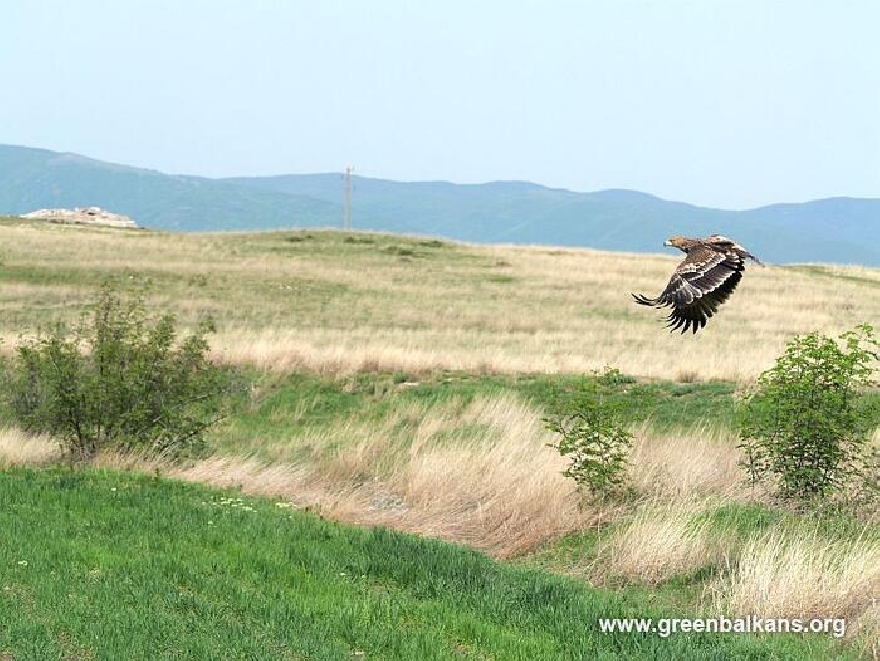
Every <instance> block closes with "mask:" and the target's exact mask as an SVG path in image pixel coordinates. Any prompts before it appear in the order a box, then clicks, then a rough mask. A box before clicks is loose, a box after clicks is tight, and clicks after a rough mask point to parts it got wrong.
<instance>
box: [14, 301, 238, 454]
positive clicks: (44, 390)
mask: <svg viewBox="0 0 880 661" xmlns="http://www.w3.org/2000/svg"><path fill="white" fill-rule="evenodd" d="M213 330H214V329H213V326H212V324H211V322H210V321H205V322H203V323H201V324H200V325H199V326H198V328H197V329H196V331H195V332H193V333H192V334H190V335H188V336H187V337H186V338H185V339H183V340H182V341H178V337H177V331H176V330H175V319H174V317H173V316H172V315H170V314H166V315H164V316H162V317H159V318H158V319H155V318H149V317H148V315H147V313H146V310H145V306H144V302H143V298H142V297H140V296H134V297H128V298H123V297H122V296H120V295H119V294H118V293H116V292H115V291H113V290H112V289H111V288H110V287H109V286H105V287H104V288H103V289H102V291H101V293H100V296H99V298H98V300H97V301H96V303H94V304H93V305H92V306H91V308H90V309H89V310H88V311H87V312H86V313H84V314H83V316H82V319H81V320H80V323H79V324H78V325H77V326H76V327H75V328H74V329H73V332H72V333H70V334H68V333H65V331H64V329H63V328H62V327H60V326H59V327H56V328H55V329H54V330H53V331H52V332H50V333H48V334H40V335H39V336H38V337H36V338H35V339H31V340H25V341H22V342H20V343H19V345H18V346H17V347H16V353H15V356H14V358H13V359H12V360H11V361H10V366H9V368H8V374H7V389H6V390H7V396H8V397H9V398H10V403H11V405H12V410H13V411H14V414H15V416H16V418H17V421H18V423H19V424H21V425H22V426H23V427H25V428H26V429H28V430H30V431H36V432H45V433H49V434H52V435H54V436H56V437H58V438H59V439H61V440H62V442H63V443H64V445H65V446H66V449H67V450H68V452H69V454H70V456H71V458H73V459H87V458H89V457H91V456H92V455H94V454H95V453H96V452H97V451H98V450H100V449H101V448H105V447H113V448H118V449H139V450H146V451H148V452H151V453H160V454H178V453H180V452H183V451H185V450H189V451H191V450H194V449H197V448H198V446H199V445H200V443H201V442H202V439H203V432H204V431H205V430H206V429H207V428H208V427H209V426H210V425H211V424H213V423H214V422H216V421H217V420H218V419H220V417H222V415H223V413H222V409H223V405H222V402H223V399H224V397H223V395H224V393H226V392H228V391H229V390H230V388H231V387H232V386H233V383H234V380H233V379H232V378H231V376H230V374H229V373H228V372H226V371H224V370H223V369H221V368H220V367H218V366H216V365H214V364H213V363H212V362H211V361H210V360H208V358H207V356H206V352H207V350H208V342H207V340H206V335H207V334H208V333H210V332H212V331H213Z"/></svg>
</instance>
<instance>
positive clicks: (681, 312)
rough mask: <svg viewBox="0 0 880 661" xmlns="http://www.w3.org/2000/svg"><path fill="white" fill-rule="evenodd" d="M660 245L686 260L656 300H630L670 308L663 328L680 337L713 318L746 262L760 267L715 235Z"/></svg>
mask: <svg viewBox="0 0 880 661" xmlns="http://www.w3.org/2000/svg"><path fill="white" fill-rule="evenodd" d="M663 245H664V246H674V247H675V248H678V249H679V250H681V251H683V252H685V253H686V254H687V257H685V258H684V261H683V262H682V263H681V264H679V265H678V267H677V268H676V269H675V273H673V274H672V278H671V279H670V280H669V284H668V285H666V289H664V290H663V293H662V294H660V295H659V296H658V297H657V298H646V297H645V296H642V295H638V296H637V295H636V294H633V295H632V296H633V298H634V299H636V303H639V304H640V305H651V306H654V307H655V308H657V309H658V310H659V309H661V308H663V307H665V306H670V307H671V308H672V311H671V312H670V313H669V316H668V317H666V321H667V322H669V323H668V324H667V325H666V327H667V328H671V329H672V330H678V329H679V328H681V332H682V333H685V332H686V331H687V330H688V329H689V328H690V329H692V330H693V332H694V333H696V332H697V331H698V330H699V329H700V328H702V327H703V326H705V325H706V322H707V321H708V319H709V317H711V316H712V315H713V314H715V310H716V309H717V308H718V306H719V305H721V304H722V303H724V301H726V300H727V299H728V298H730V295H731V294H732V293H733V290H734V289H736V286H737V285H738V284H739V281H740V280H741V279H742V274H743V271H744V270H745V268H746V265H745V260H746V259H751V260H753V261H755V262H757V263H758V264H761V261H760V260H759V259H758V258H757V257H755V256H754V255H753V254H752V253H750V252H749V251H748V250H746V249H745V248H743V247H742V246H741V245H739V244H738V243H737V242H736V241H733V240H731V239H728V238H727V237H724V236H721V235H719V234H713V235H712V236H710V237H707V238H705V239H689V238H687V237H684V236H673V237H671V238H670V239H668V240H666V241H665V242H664V243H663ZM761 265H762V266H763V264H761Z"/></svg>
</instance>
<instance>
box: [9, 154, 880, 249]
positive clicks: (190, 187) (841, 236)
mask: <svg viewBox="0 0 880 661" xmlns="http://www.w3.org/2000/svg"><path fill="white" fill-rule="evenodd" d="M342 195H343V181H342V176H341V175H340V174H335V173H326V174H305V175H278V176H273V177H237V178H227V179H210V178H206V177H195V176H187V175H169V174H164V173H161V172H157V171H155V170H145V169H140V168H134V167H128V166H124V165H116V164H111V163H105V162H103V161H97V160H93V159H89V158H86V157H83V156H79V155H75V154H61V153H58V152H52V151H49V150H43V149H32V148H28V147H17V146H11V145H0V214H3V213H7V214H13V215H14V214H21V213H26V212H28V211H33V210H34V209H37V208H41V207H74V206H100V207H103V208H105V209H109V210H111V211H115V212H118V213H123V214H126V215H128V216H131V217H132V218H133V219H134V220H135V222H137V223H138V224H139V225H141V226H144V227H150V228H155V229H164V230H175V231H217V230H261V229H280V228H294V227H338V226H339V225H340V222H341V219H342V204H341V203H342ZM352 211H353V213H352V215H353V219H354V227H355V228H357V229H369V230H376V231H391V232H406V233H415V234H429V235H437V236H442V237H447V238H451V239H457V240H462V241H474V242H481V243H498V242H503V243H516V244H543V245H558V246H583V247H591V248H597V249H603V250H624V251H632V252H662V251H663V248H662V243H663V240H664V239H665V238H666V237H667V236H669V235H672V234H685V235H706V234H710V233H713V232H718V233H721V234H729V235H731V236H733V237H735V238H736V239H737V240H738V241H740V242H741V243H743V244H744V245H746V246H747V247H748V248H749V249H750V250H752V251H753V252H755V253H756V254H758V255H759V256H760V257H761V258H762V259H764V260H765V261H768V262H776V263H784V262H837V263H853V264H864V265H868V266H880V199H872V198H843V197H839V198H827V199H822V200H815V201H812V202H804V203H783V204H773V205H769V206H765V207H760V208H757V209H750V210H747V211H730V210H723V209H712V208H707V207H698V206H694V205H690V204H686V203H683V202H672V201H668V200H663V199H661V198H658V197H655V196H653V195H649V194H647V193H640V192H636V191H629V190H620V189H618V190H613V189H612V190H604V191H598V192H593V193H577V192H574V191H569V190H565V189H557V188H548V187H545V186H541V185H539V184H534V183H531V182H522V181H497V182H491V183H485V184H453V183H449V182H443V181H420V182H400V181H391V180H384V179H371V178H365V177H354V194H353V203H352Z"/></svg>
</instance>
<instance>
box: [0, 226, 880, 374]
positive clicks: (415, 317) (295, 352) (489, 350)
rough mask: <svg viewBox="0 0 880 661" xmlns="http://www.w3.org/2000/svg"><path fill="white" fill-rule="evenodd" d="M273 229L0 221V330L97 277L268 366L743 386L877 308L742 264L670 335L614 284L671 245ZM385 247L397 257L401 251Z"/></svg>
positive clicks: (650, 281) (641, 277)
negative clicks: (139, 286)
mask: <svg viewBox="0 0 880 661" xmlns="http://www.w3.org/2000/svg"><path fill="white" fill-rule="evenodd" d="M291 236H294V234H293V233H286V234H281V233H266V234H201V235H169V234H159V233H149V232H131V231H119V230H111V229H92V228H75V227H65V226H58V225H51V226H50V225H39V224H37V223H20V224H10V223H8V222H7V223H5V224H0V245H2V246H3V258H4V274H3V280H4V282H3V288H2V290H0V314H2V316H0V336H2V337H6V338H14V337H15V336H16V335H17V334H18V333H19V332H21V331H22V330H23V329H25V328H28V327H30V328H33V327H34V326H36V325H37V324H39V323H46V322H48V321H50V320H53V319H58V318H64V319H71V318H73V317H74V316H75V315H76V313H77V311H78V310H79V309H80V307H81V306H82V304H83V303H85V302H86V301H87V300H89V299H90V298H91V297H92V296H93V293H94V289H95V287H96V286H97V285H98V283H99V282H100V280H101V279H102V278H103V277H108V276H109V277H114V278H116V279H117V280H120V281H124V282H132V283H141V282H144V281H151V282H152V283H153V288H152V299H153V301H154V302H155V303H156V304H157V306H160V307H162V308H163V309H164V308H166V307H167V308H171V309H174V310H176V312H177V313H178V314H179V315H180V317H181V318H182V319H183V320H184V321H186V322H192V321H194V320H195V319H196V318H197V316H198V315H199V314H200V313H203V312H210V313H212V314H213V315H214V316H215V318H216V319H217V322H218V327H219V333H218V336H217V337H216V338H215V340H214V342H213V346H214V347H215V352H216V354H217V355H218V356H219V357H222V358H224V359H227V360H231V361H237V362H238V361H240V362H247V363H251V364H254V365H258V366H261V367H268V368H272V369H289V368H300V367H302V368H307V369H310V370H315V371H318V372H353V371H359V370H365V369H389V370H405V371H417V370H423V369H435V368H457V369H465V370H472V371H478V370H484V371H496V372H583V371H585V370H589V369H594V368H601V367H603V366H605V365H614V366H616V367H617V368H619V369H620V370H621V371H623V372H625V373H630V374H634V375H640V376H645V377H657V378H671V379H680V380H694V379H731V380H737V381H748V380H750V379H752V378H754V377H755V376H756V375H757V374H758V373H759V372H761V371H762V370H764V369H766V368H767V367H769V366H770V365H771V364H772V362H773V359H774V358H775V357H776V356H777V355H778V354H779V352H780V351H781V349H782V347H783V346H784V344H785V342H786V341H787V340H789V339H790V338H791V337H792V336H793V335H794V334H796V333H804V332H808V331H812V330H819V331H822V332H825V333H838V332H840V331H843V330H845V329H848V328H851V327H852V326H854V325H855V324H857V323H861V322H864V321H869V320H876V319H880V271H878V270H876V269H866V268H857V267H852V268H850V267H833V268H818V267H807V268H803V269H798V268H780V267H774V266H770V267H767V268H764V269H762V268H750V269H749V272H748V274H747V275H746V277H745V278H744V279H743V282H742V283H741V285H740V288H739V290H738V291H737V293H736V295H735V296H733V297H732V299H731V300H730V301H729V302H728V303H727V304H725V306H724V307H723V308H722V309H721V311H720V313H719V315H718V316H717V317H716V318H713V319H712V321H711V323H710V324H709V326H708V327H707V328H706V329H705V330H704V331H703V332H701V333H700V334H698V335H697V336H688V337H681V336H679V335H677V334H676V335H672V334H670V333H668V332H667V331H664V330H663V328H662V323H661V321H660V317H661V313H660V312H657V311H652V310H650V309H647V308H644V307H639V306H636V305H634V304H633V303H632V301H631V299H630V295H629V294H630V292H646V293H652V292H653V293H656V292H659V291H660V290H661V289H662V287H663V286H664V285H665V282H666V280H667V279H668V277H669V273H670V272H671V270H672V269H673V268H674V266H675V264H676V262H677V260H678V259H679V257H678V256H674V255H669V256H653V255H634V254H623V253H602V252H596V251H591V250H575V249H565V250H549V249H545V248H537V247H513V246H468V245H460V244H453V243H447V244H445V245H444V246H443V247H440V248H430V247H424V246H420V244H419V242H418V240H414V239H407V238H403V237H381V236H366V235H364V236H362V237H360V238H361V239H366V240H368V241H373V243H345V242H344V241H343V239H344V236H343V235H341V234H339V233H334V232H311V233H302V232H301V233H298V234H296V236H297V237H300V238H303V239H304V240H302V241H296V242H291V241H288V240H286V239H289V238H290V237H291ZM308 236H311V237H312V238H307V237H308ZM399 246H406V247H407V249H408V250H412V251H414V254H413V256H406V255H403V256H401V255H400V254H399V253H400V251H399V250H397V247H399ZM752 248H753V249H754V250H756V251H759V248H760V247H752ZM658 249H659V246H658ZM5 346H6V347H7V349H8V347H9V346H10V344H9V343H8V342H7V344H6V345H5Z"/></svg>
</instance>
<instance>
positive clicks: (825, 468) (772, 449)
mask: <svg viewBox="0 0 880 661" xmlns="http://www.w3.org/2000/svg"><path fill="white" fill-rule="evenodd" d="M839 340H841V342H838V341H836V340H835V339H834V338H829V337H825V336H820V335H819V334H818V333H810V334H809V335H805V336H802V337H796V338H795V339H794V340H792V341H791V342H790V343H789V344H788V346H787V347H786V349H785V352H784V353H783V354H782V355H781V356H780V357H779V358H778V359H777V361H776V364H775V365H774V366H773V367H772V368H771V369H769V370H767V371H766V372H764V373H763V374H762V375H761V376H760V377H759V379H758V386H757V389H756V391H755V392H753V393H752V394H751V395H749V396H748V397H746V398H745V400H744V402H743V405H742V408H741V412H740V426H741V438H742V443H741V445H740V447H742V448H743V449H744V450H745V454H746V460H745V462H744V465H745V467H746V469H747V470H748V473H749V477H750V479H751V480H753V481H760V480H764V479H765V478H767V477H770V476H772V477H773V478H775V479H776V480H777V481H778V488H779V495H780V496H781V497H782V498H783V499H786V500H796V501H800V502H801V503H806V502H808V501H811V500H814V499H816V498H817V497H821V496H826V495H830V494H831V493H833V492H835V491H839V490H840V489H841V488H842V487H844V486H847V485H849V484H850V483H851V482H852V481H853V480H854V479H856V478H859V477H863V478H865V479H870V476H869V475H867V474H866V472H865V471H866V469H868V470H870V464H871V458H870V450H871V448H870V443H869V439H870V435H871V433H872V432H873V430H874V428H875V427H876V425H877V422H878V407H877V405H876V404H877V400H876V398H871V397H867V396H866V391H867V390H868V389H870V388H871V387H874V386H876V385H877V384H876V381H875V380H874V378H873V363H874V361H876V360H877V359H878V354H877V352H876V349H877V347H878V346H880V345H878V342H877V340H876V339H875V338H874V335H873V328H872V327H871V326H870V325H868V324H863V325H861V326H858V327H857V328H856V329H854V330H852V331H849V332H847V333H844V334H843V335H841V336H840V338H839Z"/></svg>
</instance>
